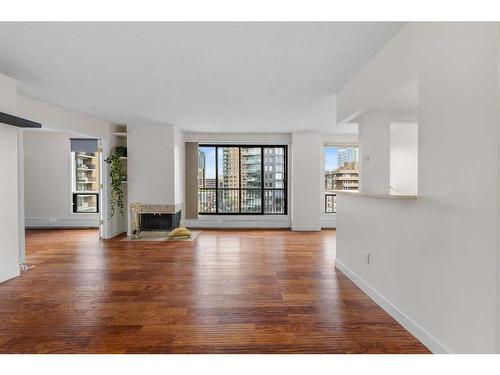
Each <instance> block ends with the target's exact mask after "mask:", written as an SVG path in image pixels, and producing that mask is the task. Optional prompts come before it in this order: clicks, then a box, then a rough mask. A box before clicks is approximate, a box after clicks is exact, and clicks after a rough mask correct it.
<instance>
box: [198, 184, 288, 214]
mask: <svg viewBox="0 0 500 375" xmlns="http://www.w3.org/2000/svg"><path fill="white" fill-rule="evenodd" d="M216 194H218V199H216ZM262 194H264V197H263V198H264V202H263V203H264V212H263V213H264V214H285V213H286V212H285V206H286V196H285V195H286V192H285V190H283V189H264V190H261V189H244V188H242V189H236V188H218V189H215V188H201V187H200V188H198V213H200V214H237V213H241V214H261V213H262ZM217 201H218V207H217ZM240 205H241V207H240ZM240 208H241V209H240Z"/></svg>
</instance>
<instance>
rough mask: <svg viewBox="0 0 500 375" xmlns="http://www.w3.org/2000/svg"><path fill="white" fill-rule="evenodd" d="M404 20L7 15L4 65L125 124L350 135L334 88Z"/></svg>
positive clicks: (40, 92)
mask: <svg viewBox="0 0 500 375" xmlns="http://www.w3.org/2000/svg"><path fill="white" fill-rule="evenodd" d="M401 26H402V24H400V23H380V22H379V23H377V22H364V23H338V22H328V23H324V22H323V23H320V22H318V23H306V22H301V23H262V22H257V23H0V72H1V73H3V74H6V75H8V76H11V77H13V78H15V79H17V80H18V81H19V82H20V84H19V91H20V92H21V93H23V94H26V95H28V96H33V97H36V98H40V99H43V100H45V101H48V102H51V103H54V104H58V105H60V106H64V107H67V108H72V109H75V110H78V111H80V112H84V113H88V114H91V115H95V116H97V117H101V118H104V119H108V120H110V121H113V122H116V123H125V124H126V123H138V124H141V123H144V124H146V123H168V124H175V125H179V126H180V127H181V128H183V129H184V130H189V131H209V132H290V131H294V130H309V129H314V130H321V131H323V132H336V131H340V132H341V131H342V130H341V129H340V130H339V129H338V127H336V126H334V123H335V97H334V95H335V94H336V93H337V92H338V91H339V90H340V89H341V88H342V85H343V84H345V83H346V82H347V81H348V80H349V79H350V78H351V77H352V76H353V75H354V74H355V73H356V72H357V71H358V70H359V69H360V68H361V67H362V66H363V65H364V64H365V63H366V62H367V61H368V60H369V59H370V58H371V57H372V56H373V55H374V54H375V53H376V52H377V51H378V50H379V49H380V48H381V47H382V46H383V45H384V44H385V43H386V42H387V41H388V40H389V39H390V38H391V37H392V36H393V35H394V34H395V33H396V32H397V31H398V30H399V29H400V27H401ZM344 129H348V128H344Z"/></svg>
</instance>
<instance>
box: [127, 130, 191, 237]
mask: <svg viewBox="0 0 500 375" xmlns="http://www.w3.org/2000/svg"><path fill="white" fill-rule="evenodd" d="M127 133H128V136H127V144H128V204H129V206H130V203H132V202H140V203H143V204H164V205H175V206H176V209H177V210H178V209H182V206H183V204H184V158H185V156H184V143H183V142H184V138H183V134H182V131H181V130H180V129H177V128H176V127H175V126H173V125H166V124H148V125H130V124H129V125H127ZM129 228H130V224H129Z"/></svg>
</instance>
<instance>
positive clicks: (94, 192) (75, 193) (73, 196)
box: [70, 150, 101, 215]
mask: <svg viewBox="0 0 500 375" xmlns="http://www.w3.org/2000/svg"><path fill="white" fill-rule="evenodd" d="M78 152H79V151H71V150H70V159H71V206H72V207H71V213H72V214H76V215H95V214H99V213H100V205H99V199H100V193H101V188H100V187H99V186H100V185H101V179H100V176H101V175H100V174H101V171H100V169H101V165H99V173H98V174H97V176H96V178H97V180H96V183H97V186H98V189H97V190H77V182H78V181H77V180H78V178H77V173H78V165H77V161H76V159H77V153H78ZM99 153H100V150H97V151H96V152H95V154H96V155H95V157H96V159H97V162H98V163H100V162H99V160H100V155H99ZM79 195H95V196H96V210H95V211H90V212H82V211H78V207H77V201H78V196H79Z"/></svg>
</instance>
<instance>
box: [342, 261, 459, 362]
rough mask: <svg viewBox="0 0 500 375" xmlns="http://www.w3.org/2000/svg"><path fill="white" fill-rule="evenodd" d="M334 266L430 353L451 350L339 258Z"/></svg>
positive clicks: (448, 351)
mask: <svg viewBox="0 0 500 375" xmlns="http://www.w3.org/2000/svg"><path fill="white" fill-rule="evenodd" d="M335 267H336V268H337V269H338V270H339V271H340V272H342V273H343V274H344V275H346V276H347V277H348V278H349V279H351V281H353V282H354V284H356V285H357V286H358V287H359V288H360V289H361V290H362V291H363V292H365V293H366V294H367V295H368V296H369V297H370V298H371V299H372V300H373V301H374V302H375V303H376V304H377V305H379V306H380V307H381V308H382V309H384V310H385V312H387V313H388V314H389V315H390V316H392V317H393V318H394V319H395V320H396V321H397V322H398V323H399V324H401V325H402V326H403V327H404V328H405V329H406V330H407V331H408V332H410V333H411V334H412V335H413V336H415V337H416V338H417V339H418V340H419V341H420V342H421V343H422V344H424V345H425V346H426V347H427V348H428V349H429V350H430V351H431V352H432V353H436V354H448V353H452V351H451V350H449V349H448V348H446V347H445V346H444V345H443V344H442V343H440V342H439V341H438V340H437V339H436V338H435V337H434V336H432V335H431V334H430V333H429V332H427V331H426V330H425V329H424V328H422V327H421V326H420V325H419V324H418V323H417V322H415V321H414V320H413V319H411V318H410V317H409V316H408V315H406V314H405V313H404V312H403V311H401V310H400V309H399V308H398V307H397V306H396V305H394V304H393V303H392V302H391V301H389V300H388V299H387V298H386V297H384V296H383V295H382V294H381V293H380V292H378V291H377V290H376V289H375V288H373V287H372V286H371V285H370V284H368V283H367V282H366V281H365V280H363V279H362V278H361V277H360V276H358V275H357V274H356V273H355V272H353V271H352V270H351V269H350V268H349V267H347V266H346V265H345V264H343V263H342V262H341V261H340V260H338V259H335Z"/></svg>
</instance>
